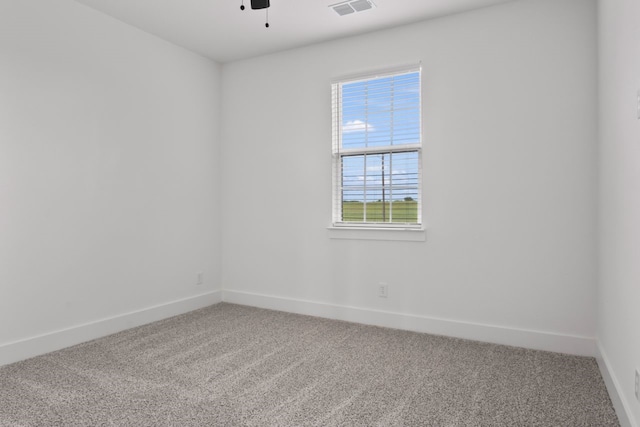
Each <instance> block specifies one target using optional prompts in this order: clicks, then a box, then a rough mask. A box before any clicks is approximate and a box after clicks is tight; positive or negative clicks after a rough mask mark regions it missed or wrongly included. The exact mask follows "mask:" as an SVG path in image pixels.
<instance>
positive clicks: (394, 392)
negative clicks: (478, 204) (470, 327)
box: [0, 303, 619, 427]
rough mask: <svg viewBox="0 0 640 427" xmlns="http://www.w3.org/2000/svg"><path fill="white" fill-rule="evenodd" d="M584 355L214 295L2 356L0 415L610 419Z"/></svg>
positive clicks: (203, 420)
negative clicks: (19, 357)
mask: <svg viewBox="0 0 640 427" xmlns="http://www.w3.org/2000/svg"><path fill="white" fill-rule="evenodd" d="M617 425H619V424H618V421H617V418H616V415H615V413H614V410H613V407H612V405H611V401H610V400H609V397H608V395H607V392H606V389H605V385H604V383H603V381H602V378H601V376H600V373H599V371H598V368H597V365H596V362H595V360H594V359H593V358H586V357H575V356H567V355H561V354H555V353H548V352H542V351H534V350H525V349H520V348H513V347H505V346H500V345H493V344H485V343H479V342H473V341H466V340H460V339H453V338H446V337H441V336H433V335H427V334H419V333H413V332H406V331H398V330H392V329H386V328H378V327H372V326H364V325H359V324H353V323H346V322H340V321H334V320H327V319H320V318H314V317H308V316H301V315H295V314H290V313H282V312H276V311H270V310H262V309H256V308H250V307H244V306H239V305H232V304H226V303H222V304H218V305H214V306H211V307H207V308H204V309H201V310H197V311H194V312H191V313H187V314H184V315H181V316H177V317H173V318H171V319H166V320H163V321H160V322H156V323H152V324H149V325H145V326H141V327H138V328H134V329H130V330H127V331H124V332H120V333H118V334H115V335H111V336H108V337H105V338H101V339H98V340H95V341H91V342H88V343H84V344H81V345H78V346H75V347H71V348H68V349H65V350H61V351H57V352H54V353H50V354H47V355H44V356H40V357H36V358H33V359H29V360H26V361H23V362H19V363H15V364H12V365H8V366H5V367H2V368H0V426H3V427H4V426H12V427H13V426H438V427H445V426H554V427H555V426H565V427H570V426H597V427H605V426H617Z"/></svg>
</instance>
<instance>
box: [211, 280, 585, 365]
mask: <svg viewBox="0 0 640 427" xmlns="http://www.w3.org/2000/svg"><path fill="white" fill-rule="evenodd" d="M222 300H223V301H225V302H229V303H234V304H242V305H249V306H254V307H261V308H268V309H272V310H280V311H287V312H290V313H298V314H306V315H310V316H318V317H325V318H330V319H337V320H345V321H348V322H356V323H363V324H367V325H376V326H384V327H388V328H395V329H404V330H409V331H416V332H426V333H430V334H436V335H445V336H450V337H456V338H465V339H470V340H474V341H484V342H490V343H495V344H503V345H510V346H514V347H524V348H530V349H535V350H545V351H552V352H556V353H566V354H572V355H578V356H589V357H594V356H595V355H596V341H595V338H591V337H581V336H573V335H563V334H556V333H550V332H542V331H533V330H526V329H517V328H506V327H503V326H495V325H485V324H480V323H470V322H461V321H457V320H449V319H438V318H433V317H426V316H419V315H413V314H404V313H394V312H388V311H380V310H371V309H364V308H360V307H350V306H342V305H333V304H326V303H319V302H314V301H305V300H299V299H292V298H283V297H276V296H271V295H261V294H255V293H247V292H238V291H228V290H223V291H222Z"/></svg>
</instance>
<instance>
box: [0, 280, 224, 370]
mask: <svg viewBox="0 0 640 427" xmlns="http://www.w3.org/2000/svg"><path fill="white" fill-rule="evenodd" d="M221 301H222V292H221V291H214V292H208V293H205V294H202V295H196V296H194V297H189V298H184V299H180V300H177V301H171V302H169V303H166V304H160V305H156V306H153V307H147V308H144V309H142V310H137V311H133V312H130V313H125V314H120V315H117V316H113V317H108V318H106V319H100V320H96V321H93V322H89V323H85V324H82V325H77V326H73V327H70V328H67V329H62V330H59V331H53V332H49V333H46V334H43V335H38V336H35V337H31V338H26V339H23V340H20V341H15V342H11V343H7V344H2V345H0V366H2V365H7V364H9V363H13V362H17V361H20V360H24V359H28V358H30V357H34V356H39V355H41V354H45V353H49V352H52V351H56V350H60V349H63V348H65V347H70V346H72V345H76V344H80V343H83V342H86V341H91V340H93V339H96V338H100V337H104V336H107V335H111V334H114V333H116V332H119V331H122V330H125V329H129V328H133V327H136V326H140V325H144V324H147V323H151V322H155V321H157V320H162V319H166V318H168V317H172V316H176V315H178V314H182V313H186V312H189V311H192V310H197V309H199V308H203V307H207V306H209V305H213V304H216V303H219V302H221Z"/></svg>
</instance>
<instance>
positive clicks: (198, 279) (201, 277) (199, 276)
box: [196, 271, 204, 285]
mask: <svg viewBox="0 0 640 427" xmlns="http://www.w3.org/2000/svg"><path fill="white" fill-rule="evenodd" d="M203 283H204V275H203V274H202V271H200V272H198V274H197V277H196V285H202V284H203Z"/></svg>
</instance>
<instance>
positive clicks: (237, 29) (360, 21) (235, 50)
mask: <svg viewBox="0 0 640 427" xmlns="http://www.w3.org/2000/svg"><path fill="white" fill-rule="evenodd" d="M76 1H77V2H79V3H82V4H85V5H87V6H89V7H92V8H94V9H97V10H100V11H102V12H104V13H106V14H108V15H111V16H113V17H114V18H116V19H119V20H121V21H123V22H126V23H128V24H130V25H133V26H135V27H138V28H140V29H142V30H144V31H146V32H149V33H151V34H155V35H156V36H158V37H161V38H163V39H165V40H168V41H170V42H173V43H175V44H177V45H180V46H183V47H185V48H187V49H190V50H192V51H195V52H198V53H200V54H202V55H204V56H207V57H209V58H211V59H214V60H216V61H219V62H229V61H234V60H238V59H243V58H248V57H252V56H257V55H262V54H266V53H272V52H277V51H280V50H285V49H290V48H293V47H298V46H304V45H308V44H311V43H316V42H320V41H325V40H330V39H336V38H340V37H345V36H349V35H354V34H359V33H365V32H369V31H373V30H378V29H382V28H388V27H393V26H397V25H401V24H406V23H410V22H417V21H421V20H424V19H429V18H434V17H438V16H443V15H448V14H451V13H457V12H462V11H466V10H471V9H477V8H481V7H485V6H489V5H493V4H497V3H503V2H506V1H511V0H373V2H374V3H375V5H376V7H375V8H374V9H370V10H367V11H363V12H359V13H353V14H350V15H346V16H342V17H341V16H339V15H338V14H337V13H335V12H334V11H333V9H331V8H329V7H328V6H329V5H332V4H336V3H339V2H340V0H271V7H270V8H269V23H270V28H265V26H264V24H265V11H264V10H251V7H250V3H251V1H250V0H244V4H245V7H246V8H245V10H244V11H241V10H240V4H241V1H242V0H76Z"/></svg>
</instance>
